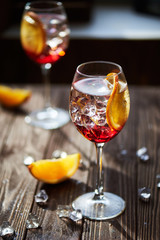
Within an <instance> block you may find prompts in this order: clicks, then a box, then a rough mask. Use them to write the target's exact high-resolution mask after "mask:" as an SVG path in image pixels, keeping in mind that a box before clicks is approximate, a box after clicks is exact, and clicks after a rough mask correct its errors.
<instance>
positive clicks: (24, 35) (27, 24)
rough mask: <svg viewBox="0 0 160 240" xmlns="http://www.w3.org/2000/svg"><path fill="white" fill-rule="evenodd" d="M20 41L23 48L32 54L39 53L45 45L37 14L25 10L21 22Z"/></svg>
mask: <svg viewBox="0 0 160 240" xmlns="http://www.w3.org/2000/svg"><path fill="white" fill-rule="evenodd" d="M20 35H21V42H22V46H23V48H24V49H25V50H26V51H28V52H31V53H33V54H36V55H38V54H40V53H41V52H42V51H43V49H44V46H45V39H46V36H45V31H44V29H43V24H42V22H41V21H40V19H39V18H38V16H37V14H35V13H33V12H27V13H25V14H24V16H23V19H22V23H21V31H20Z"/></svg>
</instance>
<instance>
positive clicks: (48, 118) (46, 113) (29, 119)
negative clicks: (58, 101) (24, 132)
mask: <svg viewBox="0 0 160 240" xmlns="http://www.w3.org/2000/svg"><path fill="white" fill-rule="evenodd" d="M69 121H70V117H69V113H68V112H67V111H65V110H63V109H60V108H51V107H48V108H44V109H42V110H39V111H35V112H32V113H31V114H30V115H28V116H26V117H25V122H26V123H28V124H30V125H32V126H35V127H40V128H43V129H47V130H49V129H57V128H60V127H62V126H63V125H65V124H66V123H68V122H69Z"/></svg>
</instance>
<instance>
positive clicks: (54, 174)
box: [28, 153, 81, 184]
mask: <svg viewBox="0 0 160 240" xmlns="http://www.w3.org/2000/svg"><path fill="white" fill-rule="evenodd" d="M80 159H81V155H80V153H75V154H71V155H67V156H66V157H65V158H58V159H45V160H44V159H43V160H38V161H36V162H33V163H31V164H30V165H29V166H28V169H29V171H30V173H31V174H32V176H33V177H35V178H36V179H38V180H39V181H42V182H45V183H51V184H56V183H60V182H62V181H64V180H66V179H68V178H70V177H71V176H72V175H73V174H74V173H75V172H76V170H77V169H78V167H79V163H80Z"/></svg>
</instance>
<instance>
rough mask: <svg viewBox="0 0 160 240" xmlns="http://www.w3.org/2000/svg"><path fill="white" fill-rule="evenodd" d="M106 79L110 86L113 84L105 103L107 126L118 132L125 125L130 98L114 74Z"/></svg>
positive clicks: (126, 89) (121, 82)
mask: <svg viewBox="0 0 160 240" xmlns="http://www.w3.org/2000/svg"><path fill="white" fill-rule="evenodd" d="M107 76H108V77H107V78H106V79H107V80H108V81H109V82H110V83H111V84H113V90H112V93H111V96H110V98H109V100H108V103H107V108H106V118H107V122H108V125H109V127H110V128H111V129H114V130H116V131H120V130H121V129H122V127H123V126H124V124H125V123H126V121H127V119H128V115H129V110H130V98H129V91H128V87H127V85H126V87H125V88H123V87H122V86H123V85H125V83H123V81H121V80H119V79H118V75H117V74H116V73H110V74H109V75H107Z"/></svg>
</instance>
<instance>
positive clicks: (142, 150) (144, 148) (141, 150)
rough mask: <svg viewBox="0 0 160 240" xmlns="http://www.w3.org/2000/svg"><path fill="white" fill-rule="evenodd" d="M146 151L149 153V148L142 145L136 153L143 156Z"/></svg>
mask: <svg viewBox="0 0 160 240" xmlns="http://www.w3.org/2000/svg"><path fill="white" fill-rule="evenodd" d="M145 153H147V148H146V147H142V148H140V149H138V150H137V152H136V155H137V157H141V156H142V155H143V154H145Z"/></svg>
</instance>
